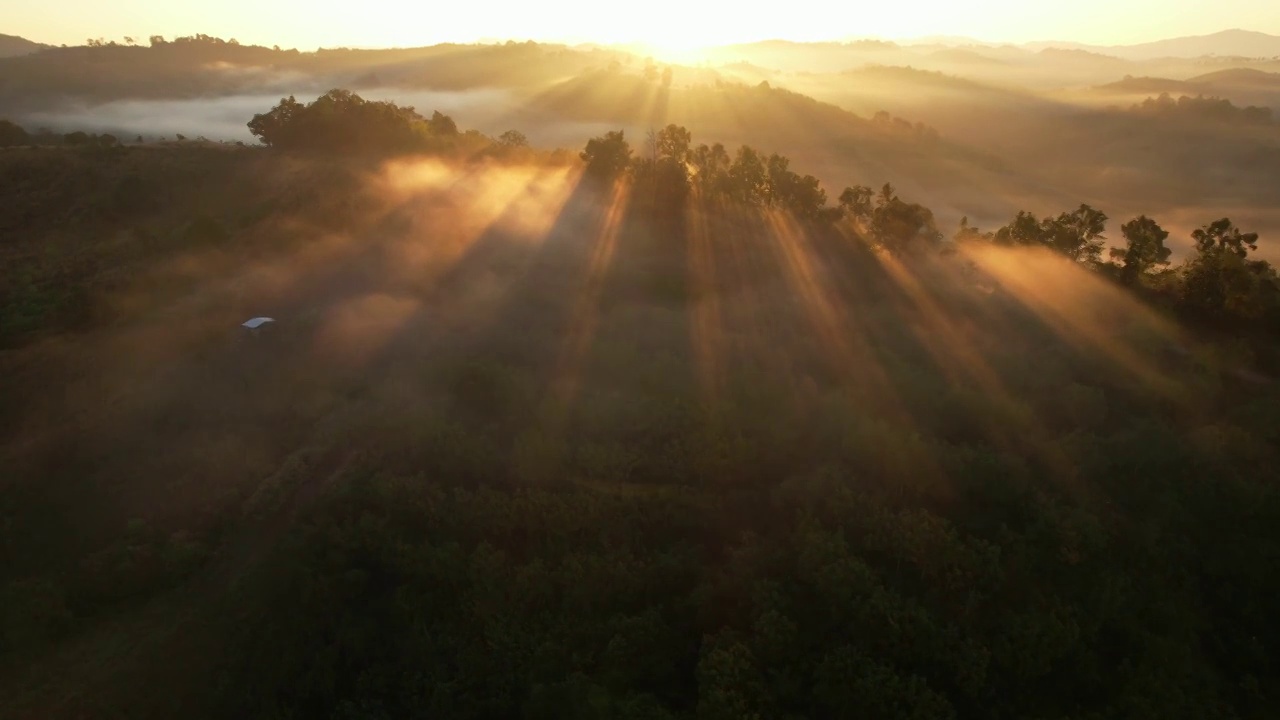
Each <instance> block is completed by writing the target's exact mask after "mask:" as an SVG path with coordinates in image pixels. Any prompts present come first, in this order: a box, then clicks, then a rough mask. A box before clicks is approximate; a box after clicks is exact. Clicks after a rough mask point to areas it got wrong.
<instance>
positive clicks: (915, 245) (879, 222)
mask: <svg viewBox="0 0 1280 720" xmlns="http://www.w3.org/2000/svg"><path fill="white" fill-rule="evenodd" d="M871 239H872V240H873V241H874V242H875V243H876V244H877V245H879V246H880V247H883V248H885V249H886V250H888V251H889V252H891V253H893V254H895V255H908V254H911V253H914V252H916V251H918V250H921V249H924V248H927V247H931V246H934V245H936V244H937V243H938V241H939V240H941V239H942V234H941V233H939V232H938V228H937V225H936V224H935V223H934V219H933V212H932V211H931V210H929V208H926V207H924V206H923V205H920V204H918V203H908V202H904V201H903V200H902V199H901V198H899V197H898V196H897V194H896V193H895V192H894V189H893V186H892V185H890V184H888V183H885V185H884V187H882V188H881V189H880V194H879V195H878V196H877V197H876V208H875V210H874V211H873V212H872V214H871Z"/></svg>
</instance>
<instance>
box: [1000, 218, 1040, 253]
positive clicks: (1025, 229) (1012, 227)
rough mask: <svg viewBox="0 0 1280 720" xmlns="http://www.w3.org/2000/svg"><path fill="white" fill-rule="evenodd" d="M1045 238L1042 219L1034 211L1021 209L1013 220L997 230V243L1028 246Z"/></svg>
mask: <svg viewBox="0 0 1280 720" xmlns="http://www.w3.org/2000/svg"><path fill="white" fill-rule="evenodd" d="M1043 238H1044V230H1043V228H1042V226H1041V224H1040V221H1039V220H1037V219H1036V216H1035V215H1033V214H1032V213H1029V212H1025V211H1019V212H1018V215H1017V217H1015V218H1014V219H1013V222H1011V223H1009V224H1008V225H1005V226H1003V227H1001V228H1000V229H999V230H996V234H995V238H994V240H995V243H996V244H997V245H1014V246H1018V245H1020V246H1027V245H1039V244H1041V243H1042V242H1044V240H1043Z"/></svg>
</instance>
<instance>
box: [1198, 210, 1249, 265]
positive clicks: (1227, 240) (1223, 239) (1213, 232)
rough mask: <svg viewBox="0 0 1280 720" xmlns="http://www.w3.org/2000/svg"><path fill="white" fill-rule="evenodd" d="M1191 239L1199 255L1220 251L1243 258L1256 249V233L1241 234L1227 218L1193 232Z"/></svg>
mask: <svg viewBox="0 0 1280 720" xmlns="http://www.w3.org/2000/svg"><path fill="white" fill-rule="evenodd" d="M1191 239H1193V240H1195V241H1196V250H1197V251H1198V252H1199V253H1200V254H1201V255H1204V254H1207V253H1210V252H1214V251H1220V252H1230V253H1233V254H1235V255H1239V256H1240V257H1245V256H1247V255H1248V254H1249V251H1250V250H1257V249H1258V233H1242V232H1240V229H1239V228H1237V227H1236V226H1235V225H1233V224H1232V223H1231V220H1230V219H1228V218H1222V219H1221V220H1218V221H1217V222H1212V223H1209V224H1208V225H1205V226H1204V227H1202V228H1199V229H1197V230H1195V231H1194V232H1192V233H1191Z"/></svg>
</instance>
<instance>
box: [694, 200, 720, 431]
mask: <svg viewBox="0 0 1280 720" xmlns="http://www.w3.org/2000/svg"><path fill="white" fill-rule="evenodd" d="M706 213H707V210H706V208H705V205H704V201H703V198H702V197H701V193H699V192H696V191H695V193H694V196H693V199H692V202H691V207H690V210H689V213H688V215H687V217H686V220H685V223H686V236H687V238H688V246H687V249H686V254H687V263H688V274H689V282H690V286H691V289H692V301H691V302H690V304H689V314H690V321H689V331H690V336H691V340H692V343H693V353H694V361H695V363H696V365H697V368H696V369H697V374H698V385H699V389H700V391H701V392H702V399H703V402H704V404H705V405H706V406H707V407H708V409H709V410H710V411H711V412H712V414H713V416H714V415H715V408H716V407H717V404H718V399H719V397H720V393H721V385H722V384H723V382H724V378H723V373H724V368H723V358H722V354H723V353H724V349H725V336H724V325H723V319H722V316H721V309H720V283H719V281H718V279H717V271H716V261H715V251H714V248H713V247H712V239H711V236H710V230H709V228H708V222H707V214H706Z"/></svg>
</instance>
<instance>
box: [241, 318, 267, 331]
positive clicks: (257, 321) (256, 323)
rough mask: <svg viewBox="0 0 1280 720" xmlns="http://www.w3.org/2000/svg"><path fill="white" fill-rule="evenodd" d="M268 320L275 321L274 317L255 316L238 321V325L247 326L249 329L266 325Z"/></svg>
mask: <svg viewBox="0 0 1280 720" xmlns="http://www.w3.org/2000/svg"><path fill="white" fill-rule="evenodd" d="M269 322H275V318H269V317H256V318H253V319H252V320H245V321H244V322H242V323H240V325H241V326H242V327H247V328H249V329H250V330H253V329H255V328H259V327H262V326H263V325H266V324H267V323H269Z"/></svg>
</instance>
